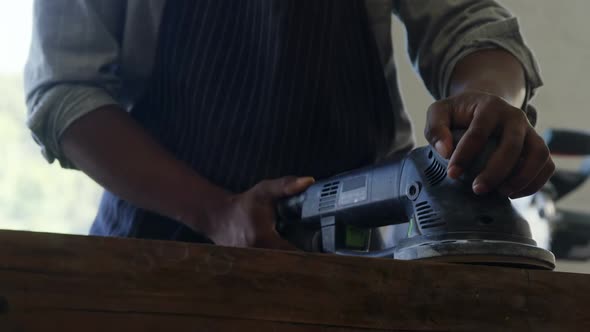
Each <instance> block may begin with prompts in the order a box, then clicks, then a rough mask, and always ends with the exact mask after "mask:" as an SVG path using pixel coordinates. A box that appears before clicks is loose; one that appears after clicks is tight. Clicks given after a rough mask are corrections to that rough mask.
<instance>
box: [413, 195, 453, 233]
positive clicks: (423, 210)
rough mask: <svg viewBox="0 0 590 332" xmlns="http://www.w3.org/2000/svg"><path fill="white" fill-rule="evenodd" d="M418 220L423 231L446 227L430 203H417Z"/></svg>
mask: <svg viewBox="0 0 590 332" xmlns="http://www.w3.org/2000/svg"><path fill="white" fill-rule="evenodd" d="M415 209H416V212H415V213H416V220H417V221H418V224H419V225H420V228H422V229H430V228H435V227H440V226H444V225H446V222H444V221H443V220H441V218H440V217H439V216H438V214H437V213H436V211H434V209H433V208H432V206H430V204H428V202H420V203H416V205H415Z"/></svg>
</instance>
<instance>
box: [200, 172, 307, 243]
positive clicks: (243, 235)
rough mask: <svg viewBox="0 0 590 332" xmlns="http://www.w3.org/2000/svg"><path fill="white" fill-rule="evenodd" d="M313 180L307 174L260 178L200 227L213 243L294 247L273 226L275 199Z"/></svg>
mask: <svg viewBox="0 0 590 332" xmlns="http://www.w3.org/2000/svg"><path fill="white" fill-rule="evenodd" d="M313 182H314V180H313V178H310V177H302V178H296V177H283V178H279V179H274V180H264V181H261V182H259V183H258V184H256V185H255V186H254V187H252V188H251V189H250V190H248V191H246V192H244V193H241V194H237V195H232V196H230V197H229V199H228V200H227V202H226V203H225V204H221V205H220V208H217V212H215V213H213V214H212V216H213V218H214V220H212V221H211V222H210V223H208V224H209V228H210V229H206V230H204V231H205V233H206V235H207V236H208V237H209V238H210V239H211V240H212V241H213V242H215V244H218V245H223V246H231V247H260V248H273V249H284V250H294V249H295V247H294V246H293V245H291V244H290V243H289V242H287V241H286V240H284V239H282V238H281V237H280V235H279V234H278V233H277V231H276V228H275V218H276V215H275V205H276V202H277V200H278V199H281V198H285V197H288V196H291V195H295V194H298V193H300V192H302V191H304V190H305V189H307V187H309V186H310V185H311V184H312V183H313Z"/></svg>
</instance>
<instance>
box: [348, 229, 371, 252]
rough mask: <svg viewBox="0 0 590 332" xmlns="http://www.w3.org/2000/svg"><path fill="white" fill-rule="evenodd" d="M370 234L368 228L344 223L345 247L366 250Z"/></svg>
mask: <svg viewBox="0 0 590 332" xmlns="http://www.w3.org/2000/svg"><path fill="white" fill-rule="evenodd" d="M370 236H371V230H370V229H367V228H359V227H355V226H351V225H346V241H345V242H346V248H348V249H352V250H367V249H368V247H369V238H370Z"/></svg>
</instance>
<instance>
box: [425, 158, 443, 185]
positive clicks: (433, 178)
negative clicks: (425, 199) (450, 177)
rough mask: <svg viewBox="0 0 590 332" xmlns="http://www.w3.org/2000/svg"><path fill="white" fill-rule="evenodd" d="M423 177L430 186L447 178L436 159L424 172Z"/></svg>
mask: <svg viewBox="0 0 590 332" xmlns="http://www.w3.org/2000/svg"><path fill="white" fill-rule="evenodd" d="M424 175H426V179H427V180H428V183H430V185H431V186H434V185H437V184H438V183H440V182H441V181H442V180H444V179H445V177H447V170H446V169H445V167H444V166H443V165H441V164H440V163H439V162H438V161H437V160H436V159H434V160H432V163H431V164H430V166H428V168H427V169H426V171H424Z"/></svg>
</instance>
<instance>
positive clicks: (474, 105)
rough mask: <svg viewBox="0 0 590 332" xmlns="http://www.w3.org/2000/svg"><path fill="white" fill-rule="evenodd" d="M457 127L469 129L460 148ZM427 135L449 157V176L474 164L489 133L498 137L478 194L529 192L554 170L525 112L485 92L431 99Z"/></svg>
mask: <svg viewBox="0 0 590 332" xmlns="http://www.w3.org/2000/svg"><path fill="white" fill-rule="evenodd" d="M454 129H466V132H465V134H464V136H463V137H462V138H461V140H460V141H459V143H458V144H457V146H456V147H454V146H453V138H452V135H451V130H454ZM424 135H425V136H426V139H427V140H428V141H429V142H430V144H431V145H432V146H434V147H435V149H436V150H437V151H438V153H439V154H440V155H441V156H443V157H445V158H449V157H450V162H449V169H448V174H449V176H450V177H451V178H457V177H459V176H460V175H461V174H462V173H463V171H464V170H465V169H467V168H469V167H470V165H471V162H473V161H474V159H475V158H476V157H477V155H478V153H479V152H480V151H482V150H483V148H484V146H485V145H486V143H487V141H488V140H489V139H490V137H492V136H494V137H497V138H496V139H498V141H499V145H498V148H497V149H496V151H495V152H494V153H493V154H492V156H491V157H490V159H489V161H488V163H487V165H486V166H485V168H484V170H483V171H482V172H481V173H480V174H479V175H478V176H477V177H476V178H475V180H474V182H473V191H474V192H475V193H477V194H483V193H487V192H490V191H492V190H495V189H497V190H498V191H499V192H500V193H502V194H504V195H506V196H510V197H511V198H518V197H523V196H528V195H531V194H533V193H535V192H537V191H538V190H539V189H540V188H541V187H542V186H543V184H545V182H547V180H548V179H549V178H550V177H551V175H552V174H553V172H554V170H555V165H554V163H553V161H552V160H551V157H550V155H549V150H548V148H547V146H546V145H545V143H544V141H543V139H542V138H541V137H540V136H539V135H538V134H537V133H536V132H535V130H534V128H533V127H532V126H531V125H530V123H529V122H528V120H527V118H526V116H525V114H524V112H523V111H522V110H520V109H518V108H516V107H513V106H512V105H510V104H509V103H508V102H506V101H505V100H504V99H502V98H500V97H497V96H495V95H492V94H488V93H485V92H477V91H469V92H464V93H460V94H457V95H455V96H453V97H451V98H447V99H443V100H440V101H438V102H435V103H434V104H432V105H431V106H430V109H429V110H428V118H427V121H426V128H425V130H424Z"/></svg>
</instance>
